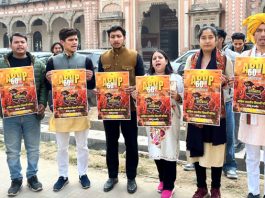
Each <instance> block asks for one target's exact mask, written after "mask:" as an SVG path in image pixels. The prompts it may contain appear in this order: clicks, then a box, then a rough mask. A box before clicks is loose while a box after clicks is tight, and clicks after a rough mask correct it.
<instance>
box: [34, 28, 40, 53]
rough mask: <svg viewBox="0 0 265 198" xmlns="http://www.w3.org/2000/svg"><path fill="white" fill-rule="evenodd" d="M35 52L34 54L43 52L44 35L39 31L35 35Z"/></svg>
mask: <svg viewBox="0 0 265 198" xmlns="http://www.w3.org/2000/svg"><path fill="white" fill-rule="evenodd" d="M33 50H34V52H40V51H42V35H41V33H40V32H39V31H37V32H34V34H33Z"/></svg>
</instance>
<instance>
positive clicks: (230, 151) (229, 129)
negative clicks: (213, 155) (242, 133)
mask: <svg viewBox="0 0 265 198" xmlns="http://www.w3.org/2000/svg"><path fill="white" fill-rule="evenodd" d="M225 110H226V155H225V164H224V166H223V170H224V171H228V170H236V169H237V164H236V160H235V148H234V140H235V137H234V136H235V134H234V133H235V119H234V113H233V112H232V101H230V102H226V103H225Z"/></svg>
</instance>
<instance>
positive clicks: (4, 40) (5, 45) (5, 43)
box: [3, 33, 9, 48]
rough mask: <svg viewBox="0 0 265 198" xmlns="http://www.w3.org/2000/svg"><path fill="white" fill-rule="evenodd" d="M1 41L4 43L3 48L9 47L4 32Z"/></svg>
mask: <svg viewBox="0 0 265 198" xmlns="http://www.w3.org/2000/svg"><path fill="white" fill-rule="evenodd" d="M3 43H4V48H8V47H9V40H8V36H7V33H5V34H4V37H3Z"/></svg>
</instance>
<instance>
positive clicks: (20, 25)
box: [11, 20, 27, 34]
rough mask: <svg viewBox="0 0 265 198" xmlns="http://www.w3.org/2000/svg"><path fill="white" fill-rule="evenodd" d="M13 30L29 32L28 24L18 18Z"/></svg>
mask: <svg viewBox="0 0 265 198" xmlns="http://www.w3.org/2000/svg"><path fill="white" fill-rule="evenodd" d="M11 32H13V33H14V32H20V33H22V34H26V33H27V27H26V24H25V23H24V22H23V21H20V20H17V21H15V22H14V23H13V24H12V26H11Z"/></svg>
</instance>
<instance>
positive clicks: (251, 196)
mask: <svg viewBox="0 0 265 198" xmlns="http://www.w3.org/2000/svg"><path fill="white" fill-rule="evenodd" d="M247 198H260V196H259V194H258V195H253V194H252V193H248V197H247Z"/></svg>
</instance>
